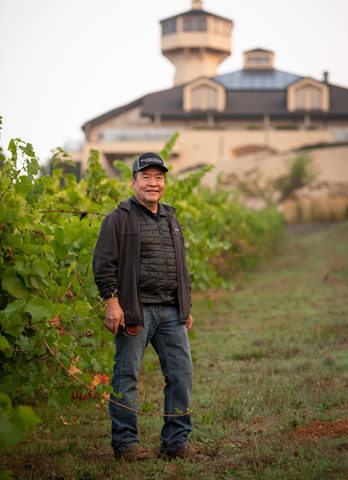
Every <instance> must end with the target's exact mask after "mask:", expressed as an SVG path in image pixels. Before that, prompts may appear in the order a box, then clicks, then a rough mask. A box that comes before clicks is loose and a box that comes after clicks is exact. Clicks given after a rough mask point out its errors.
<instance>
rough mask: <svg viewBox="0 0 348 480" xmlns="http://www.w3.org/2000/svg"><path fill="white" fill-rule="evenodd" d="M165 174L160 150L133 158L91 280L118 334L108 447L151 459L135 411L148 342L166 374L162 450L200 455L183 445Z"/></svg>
mask: <svg viewBox="0 0 348 480" xmlns="http://www.w3.org/2000/svg"><path fill="white" fill-rule="evenodd" d="M166 172H168V169H167V167H166V166H165V164H164V161H163V159H162V158H161V157H160V156H159V155H157V154H155V153H152V152H149V153H144V154H142V155H139V157H137V159H136V160H135V162H134V164H133V177H132V179H131V182H132V187H133V190H134V196H133V197H131V198H129V199H128V200H127V201H124V202H121V203H120V204H119V205H118V207H117V208H115V209H114V210H113V211H112V212H110V213H109V214H108V215H107V216H106V218H105V219H104V221H103V223H102V226H101V229H100V233H99V237H98V241H97V244H96V247H95V251H94V256H93V270H94V275H95V282H96V284H97V286H98V288H99V292H100V295H101V297H102V298H103V299H104V300H105V301H106V313H105V326H106V328H108V329H109V330H110V331H111V332H112V333H113V334H115V336H116V355H115V365H114V374H113V378H112V386H113V389H114V393H115V395H118V394H121V395H118V396H115V395H111V401H110V404H109V412H110V417H111V421H112V438H111V445H112V447H113V450H114V454H115V458H116V459H121V458H124V459H125V460H129V461H132V460H149V459H151V458H153V455H151V454H150V453H149V451H148V450H147V449H146V448H144V447H143V446H140V445H139V442H138V426H137V412H136V411H134V410H136V409H137V408H138V407H137V405H138V404H137V397H138V395H137V380H138V374H139V370H140V365H141V361H142V359H143V355H144V351H145V349H146V347H147V345H148V344H149V343H150V342H151V344H152V345H153V347H154V349H155V351H156V352H157V354H158V357H159V360H160V364H161V369H162V372H163V375H164V378H165V388H164V414H165V416H164V424H163V427H162V431H161V446H160V456H166V457H169V458H176V457H179V458H189V459H192V460H203V459H204V457H203V456H202V455H200V454H199V453H198V452H197V450H196V449H194V448H193V447H192V446H190V445H189V444H188V435H189V434H190V432H191V429H192V427H191V419H190V415H189V414H188V413H187V412H188V411H189V407H190V396H191V388H192V360H191V353H190V346H189V341H188V335H187V333H188V331H189V330H190V329H191V327H192V322H193V320H192V316H191V314H190V308H191V298H190V279H189V274H188V271H187V266H186V259H185V246H184V239H183V235H182V230H181V227H180V224H179V222H178V220H177V218H176V217H175V215H174V212H175V209H174V208H173V207H171V206H169V205H164V204H161V203H159V202H160V200H161V198H162V196H163V194H164V190H165V182H166ZM118 397H121V398H118ZM112 400H114V401H116V402H118V403H121V404H122V405H124V406H125V407H129V408H128V409H127V408H125V407H122V406H119V405H116V404H115V403H114V402H113V401H112ZM180 413H184V414H185V415H182V414H180ZM186 413H187V414H186Z"/></svg>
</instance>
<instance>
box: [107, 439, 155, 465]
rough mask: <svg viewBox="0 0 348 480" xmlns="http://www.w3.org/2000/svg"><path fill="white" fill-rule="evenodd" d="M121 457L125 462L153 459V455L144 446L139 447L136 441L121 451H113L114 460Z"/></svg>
mask: <svg viewBox="0 0 348 480" xmlns="http://www.w3.org/2000/svg"><path fill="white" fill-rule="evenodd" d="M122 458H123V459H124V460H126V461H127V462H143V461H144V460H154V459H155V456H154V455H151V453H150V452H149V451H148V450H146V448H144V447H141V446H140V445H138V444H137V443H136V444H135V445H131V446H130V447H128V448H127V450H124V451H123V452H115V459H116V460H121V459H122Z"/></svg>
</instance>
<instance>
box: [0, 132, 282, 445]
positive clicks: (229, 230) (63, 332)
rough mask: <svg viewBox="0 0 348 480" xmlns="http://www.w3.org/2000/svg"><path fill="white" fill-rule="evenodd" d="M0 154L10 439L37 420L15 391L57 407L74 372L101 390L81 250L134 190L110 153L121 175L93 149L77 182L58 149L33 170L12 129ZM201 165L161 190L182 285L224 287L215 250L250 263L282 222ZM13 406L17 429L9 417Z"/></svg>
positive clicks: (108, 347)
mask: <svg viewBox="0 0 348 480" xmlns="http://www.w3.org/2000/svg"><path fill="white" fill-rule="evenodd" d="M175 139H176V136H175V137H173V139H171V140H170V142H168V144H167V145H166V146H165V148H164V150H163V151H162V155H163V157H164V158H168V157H169V155H170V150H171V148H172V146H173V144H174V142H175ZM0 154H1V159H0V161H1V169H0V234H1V236H0V247H1V253H2V255H1V259H0V272H1V279H2V280H1V292H0V358H1V367H0V369H1V381H0V414H1V415H4V416H5V417H4V418H6V421H7V424H6V425H7V427H6V428H7V435H5V437H6V436H7V437H8V438H9V437H10V435H9V434H8V432H10V431H11V432H14V431H16V432H17V435H13V436H12V437H11V438H13V439H14V440H13V441H12V440H11V441H6V439H2V440H1V439H0V441H1V442H2V443H4V444H11V442H12V444H13V443H16V441H21V439H23V431H22V433H20V432H21V428H22V430H23V428H24V430H25V427H26V426H28V425H34V424H35V423H37V421H39V420H38V419H37V417H36V416H35V414H34V412H33V411H32V410H31V409H30V408H29V407H27V406H25V407H24V406H20V405H19V401H21V402H24V403H26V404H29V403H31V404H34V403H35V401H37V399H38V398H40V399H41V398H42V400H43V401H47V402H48V403H49V404H50V405H54V406H55V407H57V408H60V407H61V406H62V405H64V404H67V403H69V402H70V401H71V397H72V394H73V392H74V388H75V387H74V383H73V382H72V375H74V374H75V373H77V372H78V373H79V380H81V382H80V383H82V384H83V389H82V390H83V392H84V393H87V392H88V391H90V390H91V388H92V387H93V390H94V391H96V392H97V393H98V394H100V395H104V396H108V395H109V394H110V393H112V387H111V386H110V385H109V384H108V382H106V381H103V380H102V379H106V378H110V377H111V375H112V369H113V356H114V347H113V343H112V342H113V338H112V335H111V334H110V332H109V331H107V330H106V329H105V328H104V327H103V318H104V304H103V302H102V301H101V299H100V298H99V296H98V291H97V288H96V286H95V284H94V279H93V272H92V267H91V259H92V255H93V250H94V246H95V243H96V239H97V236H98V233H99V229H100V224H101V221H102V219H103V217H104V216H105V215H106V214H107V213H109V212H110V211H111V210H113V209H114V208H115V207H116V206H117V204H118V203H119V201H121V200H125V199H126V198H128V197H129V196H130V195H132V193H133V192H132V190H131V187H130V181H129V180H130V177H131V171H130V169H129V168H128V167H127V166H126V165H124V164H123V163H122V162H116V163H115V165H116V166H117V168H118V169H119V171H120V172H121V178H114V179H110V178H108V176H107V175H106V173H105V171H104V170H103V169H102V167H101V165H100V162H99V154H98V152H97V151H95V150H91V152H90V158H89V161H88V167H87V171H86V175H85V178H83V179H82V180H81V181H79V182H78V181H77V180H76V178H75V176H74V175H73V174H71V173H64V170H63V168H61V167H60V166H59V158H60V156H61V154H62V151H61V149H58V150H57V152H56V153H55V157H56V158H57V162H56V168H55V169H54V170H53V173H52V176H50V175H39V172H40V170H39V159H38V158H37V157H36V155H35V152H34V149H33V147H32V145H31V144H29V143H25V142H23V141H22V140H20V139H14V140H11V142H10V145H9V156H8V158H6V157H5V155H4V154H3V153H1V152H0ZM210 168H211V167H205V168H203V169H202V170H200V171H199V172H196V173H191V174H190V175H188V176H186V177H185V178H178V177H176V176H174V175H172V174H169V175H168V179H167V186H166V194H165V197H164V199H163V200H164V202H165V203H169V204H172V205H174V206H175V207H176V208H177V217H178V219H179V221H180V222H181V224H182V225H183V228H184V235H185V242H186V247H187V260H188V267H189V271H190V275H191V281H192V285H193V288H196V289H201V290H206V289H207V288H211V287H214V286H218V285H224V283H223V279H222V278H221V277H220V276H219V272H218V270H217V269H216V268H215V267H214V261H213V260H214V259H216V258H218V257H219V256H221V255H222V254H223V253H224V254H228V256H229V259H230V262H231V263H230V267H229V268H237V267H238V268H240V267H243V268H249V267H250V266H252V265H253V264H254V263H255V262H256V261H257V260H258V259H259V258H260V257H261V256H262V255H264V253H265V252H267V251H268V250H270V249H271V248H272V246H273V244H274V240H275V238H277V236H278V235H279V233H280V231H281V224H282V222H281V218H280V216H279V215H278V214H277V212H275V210H273V209H268V210H265V211H263V212H251V211H248V210H246V209H245V208H244V207H242V206H241V205H240V203H239V201H238V196H237V195H236V194H233V195H232V197H231V194H230V193H229V192H225V191H223V190H222V189H220V188H219V187H217V188H216V190H215V191H211V190H209V189H206V188H203V187H201V185H200V183H201V179H202V178H203V176H204V174H205V173H206V172H207V171H208V170H209V169H210ZM52 352H54V355H52ZM57 360H58V362H57ZM59 364H60V365H59ZM61 365H65V366H66V369H67V371H68V372H70V375H67V371H66V370H65V369H64V368H61ZM71 374H72V375H71ZM96 379H97V380H98V379H99V380H100V381H99V382H98V381H97V380H96ZM113 393H114V394H116V395H118V394H120V393H121V392H113ZM18 408H22V410H21V412H22V417H23V418H22V420H21V423H20V425H21V426H22V427H20V426H19V424H16V422H15V420H14V419H15V418H17V417H16V413H15V412H16V411H17V410H16V409H18ZM23 408H24V409H25V410H23ZM17 413H18V412H17ZM17 416H18V415H17ZM17 423H18V422H17ZM23 426H24V427H23ZM16 429H17V430H16ZM18 432H19V433H18ZM6 442H7V443H6Z"/></svg>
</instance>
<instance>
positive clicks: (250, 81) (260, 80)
mask: <svg viewBox="0 0 348 480" xmlns="http://www.w3.org/2000/svg"><path fill="white" fill-rule="evenodd" d="M301 78H303V77H300V76H299V75H295V74H293V73H287V72H282V71H280V70H273V69H272V70H239V71H237V72H231V73H225V74H223V75H218V76H217V77H214V78H213V80H215V81H216V82H219V83H221V85H223V86H224V87H225V88H226V89H227V90H284V89H286V88H287V87H288V86H289V85H290V84H291V83H294V82H296V81H297V80H301Z"/></svg>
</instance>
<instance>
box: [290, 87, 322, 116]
mask: <svg viewBox="0 0 348 480" xmlns="http://www.w3.org/2000/svg"><path fill="white" fill-rule="evenodd" d="M296 108H297V109H299V110H320V109H321V108H322V92H321V90H320V89H319V88H316V87H314V86H312V85H306V86H304V87H300V88H298V89H297V90H296Z"/></svg>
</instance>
